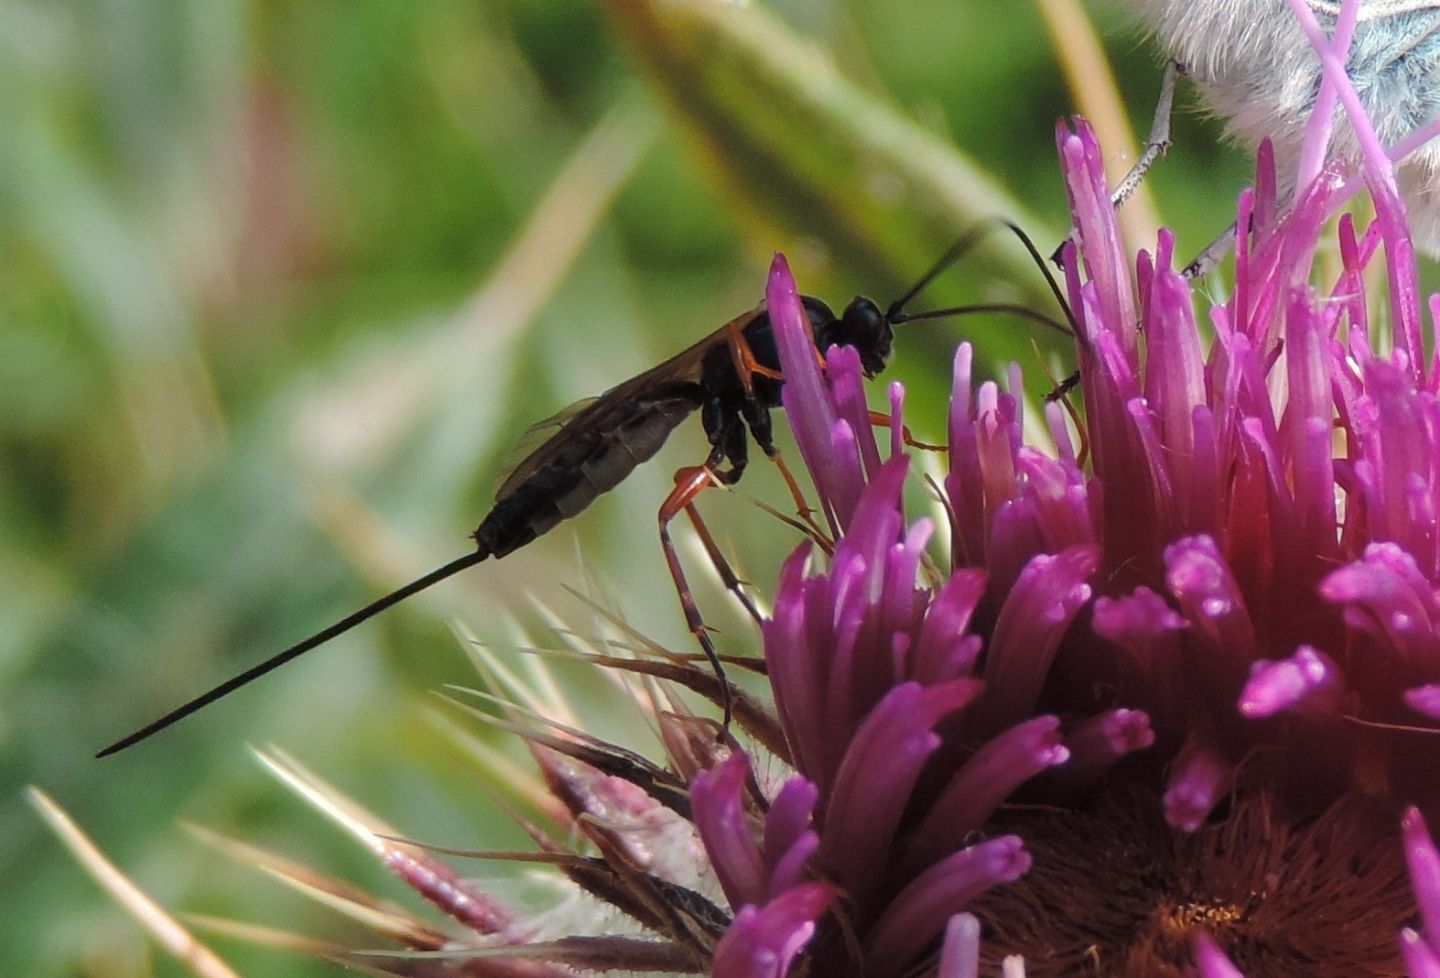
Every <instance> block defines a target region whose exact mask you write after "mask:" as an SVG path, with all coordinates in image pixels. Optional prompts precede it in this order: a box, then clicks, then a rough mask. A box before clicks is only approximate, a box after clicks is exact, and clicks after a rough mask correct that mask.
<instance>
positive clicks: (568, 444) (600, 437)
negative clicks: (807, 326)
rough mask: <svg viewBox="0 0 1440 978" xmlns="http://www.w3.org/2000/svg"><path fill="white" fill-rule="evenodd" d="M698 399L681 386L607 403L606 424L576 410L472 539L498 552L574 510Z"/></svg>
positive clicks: (619, 477) (630, 465) (632, 463)
mask: <svg viewBox="0 0 1440 978" xmlns="http://www.w3.org/2000/svg"><path fill="white" fill-rule="evenodd" d="M700 403H701V402H700V395H699V391H698V388H696V389H694V390H691V389H688V388H687V389H686V390H684V392H683V393H677V394H674V395H672V396H668V397H660V398H656V397H643V398H637V399H635V400H633V401H629V402H626V403H625V404H623V405H611V406H610V407H611V410H612V411H615V410H617V409H618V415H617V416H615V417H610V418H606V419H605V420H606V422H607V424H605V425H598V424H590V423H587V421H588V419H587V418H586V417H585V414H584V413H582V414H580V415H579V416H577V417H576V418H574V419H573V420H572V421H571V422H570V423H569V424H567V425H566V426H565V427H564V428H563V429H561V431H560V432H559V433H558V434H556V435H555V436H554V438H553V439H552V442H551V443H548V444H547V447H548V449H549V451H548V454H549V455H550V457H549V458H547V459H546V461H545V462H544V464H542V465H541V466H540V467H539V468H537V469H536V470H535V471H534V472H532V473H531V474H530V475H529V476H528V477H526V478H525V479H524V480H523V481H521V482H520V483H519V484H518V485H516V486H514V487H513V488H512V489H511V490H510V491H509V492H508V493H506V494H505V495H504V496H502V497H500V498H499V499H497V500H496V501H495V507H494V509H492V510H491V511H490V513H489V515H488V516H486V517H485V519H484V521H483V522H482V523H481V524H480V526H479V527H478V528H477V529H476V530H475V533H474V537H475V543H476V545H477V546H478V547H479V548H480V550H481V551H483V552H485V553H487V554H489V555H490V556H492V557H503V556H505V555H506V554H508V553H510V552H511V551H513V550H516V549H518V548H520V547H523V546H524V545H525V544H527V543H529V542H530V541H531V540H534V539H535V538H536V537H538V536H540V535H542V534H544V533H546V532H548V531H549V530H551V529H553V528H554V527H555V526H556V524H558V523H560V522H561V521H562V520H568V519H570V518H571V517H573V516H575V515H577V514H578V513H580V511H581V510H583V509H584V508H585V507H586V506H589V505H590V504H591V503H592V502H594V501H595V499H596V498H597V497H598V496H601V495H602V494H604V493H606V492H609V491H610V490H611V489H613V488H615V487H616V486H617V485H619V484H620V483H621V482H622V481H624V479H625V477H626V476H628V475H629V474H630V473H631V472H633V471H634V470H635V467H636V466H637V465H639V464H640V463H641V462H644V461H646V460H647V459H649V458H650V457H651V456H653V455H654V454H655V453H656V452H658V451H659V450H660V446H662V445H664V444H665V439H666V438H668V437H669V436H670V432H672V431H674V430H675V428H676V427H677V426H678V425H679V424H680V423H681V422H682V421H684V420H685V419H686V418H687V417H689V415H690V414H692V413H693V412H694V411H695V409H696V408H698V407H699V406H700Z"/></svg>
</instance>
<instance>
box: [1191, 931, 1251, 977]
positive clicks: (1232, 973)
mask: <svg viewBox="0 0 1440 978" xmlns="http://www.w3.org/2000/svg"><path fill="white" fill-rule="evenodd" d="M1191 949H1192V952H1193V953H1194V955H1195V970H1196V971H1197V972H1198V974H1199V978H1245V976H1244V975H1243V974H1242V973H1241V972H1240V969H1239V968H1237V967H1235V963H1234V962H1233V961H1231V960H1230V959H1229V958H1228V957H1226V956H1225V952H1224V951H1222V950H1220V945H1219V944H1216V943H1215V938H1213V937H1211V936H1210V935H1209V934H1207V933H1205V932H1204V931H1203V930H1202V931H1196V933H1195V939H1194V940H1193V941H1192V942H1191Z"/></svg>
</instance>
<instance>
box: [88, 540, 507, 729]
mask: <svg viewBox="0 0 1440 978" xmlns="http://www.w3.org/2000/svg"><path fill="white" fill-rule="evenodd" d="M489 556H490V554H489V553H488V552H486V551H484V550H477V551H475V552H474V553H468V554H466V555H465V556H463V557H458V558H456V559H455V560H452V561H450V563H448V564H445V565H444V566H443V567H437V568H436V569H435V570H433V571H431V572H430V573H428V574H426V575H425V576H424V577H421V578H417V579H416V580H413V581H411V582H410V583H409V584H406V585H404V586H403V587H399V588H396V589H395V590H394V591H391V592H390V593H389V594H386V595H384V596H383V597H379V598H376V599H375V600H374V601H372V602H370V603H369V604H367V605H366V606H365V607H363V608H361V609H360V610H359V611H356V612H354V613H353V614H350V615H347V616H346V617H344V618H342V619H340V620H339V621H337V622H336V623H335V624H333V625H331V626H330V627H329V628H326V629H324V630H322V631H318V632H316V633H315V634H314V635H311V636H310V637H309V638H307V639H305V640H304V641H301V642H297V643H296V644H294V645H292V646H290V647H289V648H288V649H286V650H285V651H283V652H280V653H278V654H276V655H272V656H271V657H270V658H268V659H266V660H265V661H264V662H261V663H258V664H257V665H253V666H251V667H250V668H249V669H246V670H245V671H244V672H242V673H240V674H239V675H236V676H232V677H230V678H229V679H227V680H225V681H224V682H223V683H221V684H220V685H219V686H216V687H215V688H213V689H211V690H210V691H208V692H205V693H201V694H200V695H199V696H197V697H195V698H194V699H193V700H191V701H190V702H188V703H186V704H184V705H183V706H178V707H176V708H175V709H173V710H171V711H170V712H169V713H167V714H165V715H164V716H163V717H161V718H160V719H158V720H156V721H154V722H153V723H149V724H147V725H145V726H143V727H141V728H140V729H139V730H137V731H135V732H134V733H132V734H130V735H129V736H127V737H122V738H121V739H119V740H117V741H115V743H113V744H111V745H110V746H109V747H106V748H105V749H104V750H102V751H100V752H98V753H97V754H96V755H95V756H96V757H109V756H110V755H111V754H118V753H119V752H120V751H122V750H124V749H125V748H127V747H132V746H134V745H135V744H138V743H140V741H142V740H145V739H146V738H148V737H151V736H153V735H155V734H157V733H159V732H160V731H162V730H164V729H165V728H166V727H169V726H172V725H173V724H176V723H179V722H180V721H181V720H183V719H185V718H186V717H188V716H189V715H190V714H192V713H194V712H196V711H197V710H201V709H204V708H205V707H207V706H209V705H210V704H211V703H214V702H215V701H216V700H218V699H221V698H222V697H225V696H228V695H230V694H231V693H233V692H235V690H237V689H239V688H240V687H241V686H245V685H248V684H250V683H252V682H254V681H255V680H257V679H259V678H260V677H261V676H263V675H265V674H266V673H267V672H271V671H272V670H275V669H278V668H280V667H281V666H283V665H284V664H285V663H287V662H289V661H290V660H292V659H297V658H299V657H300V656H302V655H304V654H305V653H306V652H309V651H310V650H311V649H313V648H315V647H316V646H318V645H324V644H325V643H326V642H328V641H330V640H331V639H332V638H335V637H337V636H339V635H343V634H344V633H346V632H348V631H349V630H350V629H352V628H354V627H355V626H356V625H359V624H360V623H362V622H364V621H367V620H368V619H370V618H373V617H375V616H376V615H378V614H379V613H380V612H382V611H384V610H385V609H386V608H389V607H390V606H391V605H394V604H398V603H399V602H401V601H404V600H405V599H406V598H408V597H410V596H411V595H414V594H418V593H420V592H421V591H423V590H425V589H426V588H428V587H430V586H431V585H434V584H439V583H440V582H441V581H443V580H445V579H446V578H447V577H452V576H454V575H455V574H458V573H460V572H461V571H462V570H464V569H465V568H467V567H473V566H475V565H476V564H478V563H480V561H482V560H484V559H485V558H487V557H489Z"/></svg>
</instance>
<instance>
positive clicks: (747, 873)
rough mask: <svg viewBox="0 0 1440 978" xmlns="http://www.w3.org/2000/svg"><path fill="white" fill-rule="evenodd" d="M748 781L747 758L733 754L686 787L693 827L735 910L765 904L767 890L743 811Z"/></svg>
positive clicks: (763, 872)
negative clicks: (693, 821)
mask: <svg viewBox="0 0 1440 978" xmlns="http://www.w3.org/2000/svg"><path fill="white" fill-rule="evenodd" d="M749 779H750V760H749V758H748V757H746V756H745V755H744V754H743V753H736V754H733V755H731V756H730V757H729V758H728V759H727V760H725V761H723V762H722V763H721V764H720V765H719V766H718V767H715V768H712V769H710V770H709V771H701V772H700V773H699V774H697V775H695V780H694V781H693V782H692V783H691V785H690V801H691V807H692V809H693V812H694V819H695V829H696V831H698V832H699V833H700V841H701V842H703V843H704V845H705V853H706V855H707V856H708V857H709V859H710V865H711V866H713V867H714V869H715V876H716V878H717V879H719V881H720V888H721V889H722V890H724V891H725V898H726V899H727V900H729V901H730V906H731V907H732V908H736V909H738V908H740V907H743V906H745V905H747V904H757V903H762V902H764V900H765V897H766V896H767V891H768V887H767V886H766V873H765V866H764V862H763V860H762V859H761V856H760V848H759V846H758V845H756V843H755V839H754V836H753V835H752V834H751V829H750V820H749V818H748V817H747V815H746V812H745V802H744V791H745V785H746V782H748V781H749Z"/></svg>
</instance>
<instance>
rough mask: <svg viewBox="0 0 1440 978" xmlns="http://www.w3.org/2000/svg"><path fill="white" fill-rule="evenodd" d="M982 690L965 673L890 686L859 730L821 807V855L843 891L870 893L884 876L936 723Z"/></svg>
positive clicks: (937, 742) (936, 743)
mask: <svg viewBox="0 0 1440 978" xmlns="http://www.w3.org/2000/svg"><path fill="white" fill-rule="evenodd" d="M979 692H980V684H979V683H977V682H975V681H973V680H967V679H959V680H954V681H952V682H949V683H946V684H944V685H941V686H934V687H931V688H929V689H922V688H921V687H920V685H919V684H917V683H904V684H902V685H900V686H897V687H895V688H894V689H893V690H891V691H890V693H889V694H888V695H886V697H885V698H884V699H883V700H881V701H880V703H879V704H878V705H876V707H875V709H874V710H872V711H871V713H870V715H869V716H868V717H866V718H865V722H864V723H863V724H862V725H861V727H860V729H859V730H858V731H857V732H856V734H855V736H854V739H853V740H852V741H851V743H850V745H849V748H848V749H847V750H846V752H845V759H844V761H843V762H842V763H841V765H840V772H839V774H838V775H837V776H836V778H835V788H834V790H833V791H832V792H831V794H830V803H829V806H828V808H827V809H826V813H825V834H824V841H823V860H824V863H825V865H826V866H827V867H828V869H829V871H830V872H831V874H832V878H833V879H835V881H836V882H837V883H839V884H840V885H841V886H842V887H843V888H844V889H845V890H846V891H847V892H849V893H853V894H873V893H875V892H876V888H877V887H878V884H879V882H880V880H881V879H882V878H883V877H884V876H885V874H886V871H887V868H888V863H889V861H890V853H891V849H892V847H893V845H894V836H895V830H896V827H897V826H898V825H899V824H900V818H901V816H902V815H903V814H904V812H905V807H906V805H907V804H908V803H909V801H910V792H911V790H912V789H913V788H914V786H915V782H916V780H917V779H918V778H919V776H920V771H921V769H922V768H923V767H924V765H925V762H926V761H927V760H928V759H929V758H930V755H931V754H932V753H934V751H935V749H936V748H937V747H938V746H939V745H940V738H939V737H938V736H937V735H936V734H935V732H934V730H933V728H934V726H935V724H936V723H938V722H939V721H940V720H941V719H942V718H943V717H946V716H948V715H949V714H951V713H954V712H955V711H956V710H959V709H961V708H962V707H964V706H965V705H966V704H967V703H969V702H970V701H971V700H972V699H974V698H975V696H976V695H978V694H979Z"/></svg>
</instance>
